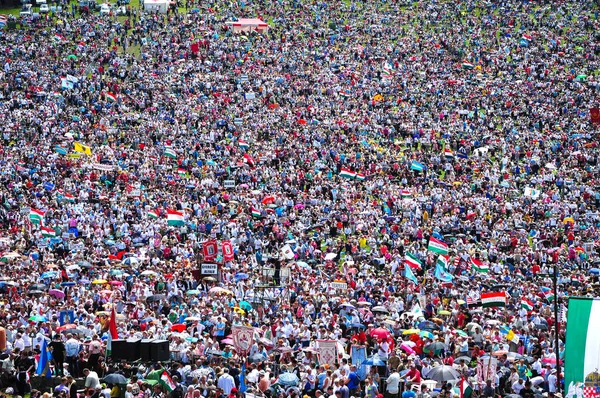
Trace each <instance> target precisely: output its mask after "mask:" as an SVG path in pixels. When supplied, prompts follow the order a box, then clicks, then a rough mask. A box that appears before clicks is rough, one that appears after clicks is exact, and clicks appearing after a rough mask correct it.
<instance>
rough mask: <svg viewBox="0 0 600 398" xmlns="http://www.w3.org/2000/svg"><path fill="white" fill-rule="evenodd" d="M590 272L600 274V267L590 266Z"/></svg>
mask: <svg viewBox="0 0 600 398" xmlns="http://www.w3.org/2000/svg"><path fill="white" fill-rule="evenodd" d="M588 272H589V273H590V274H592V275H600V269H598V268H590V269H589V270H588Z"/></svg>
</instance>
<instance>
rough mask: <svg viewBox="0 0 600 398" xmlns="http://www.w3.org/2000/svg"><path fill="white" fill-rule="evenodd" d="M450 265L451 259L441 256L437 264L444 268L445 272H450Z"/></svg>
mask: <svg viewBox="0 0 600 398" xmlns="http://www.w3.org/2000/svg"><path fill="white" fill-rule="evenodd" d="M449 263H450V258H449V257H448V256H439V257H438V259H437V261H436V262H435V264H436V266H437V265H439V266H440V267H442V269H443V270H444V271H448V264H449Z"/></svg>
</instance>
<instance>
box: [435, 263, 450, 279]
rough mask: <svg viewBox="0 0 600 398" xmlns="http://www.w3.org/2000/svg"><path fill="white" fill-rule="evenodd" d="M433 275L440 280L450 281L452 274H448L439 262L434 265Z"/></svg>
mask: <svg viewBox="0 0 600 398" xmlns="http://www.w3.org/2000/svg"><path fill="white" fill-rule="evenodd" d="M433 276H435V277H436V278H437V279H439V280H440V281H442V282H452V278H453V277H452V275H450V274H449V273H447V272H446V271H445V270H444V267H442V265H441V264H440V263H439V262H438V263H437V264H436V265H435V272H434V274H433Z"/></svg>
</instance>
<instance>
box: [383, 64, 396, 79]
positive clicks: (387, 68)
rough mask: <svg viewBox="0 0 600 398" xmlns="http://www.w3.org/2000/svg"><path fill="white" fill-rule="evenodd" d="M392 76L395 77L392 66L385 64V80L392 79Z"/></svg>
mask: <svg viewBox="0 0 600 398" xmlns="http://www.w3.org/2000/svg"><path fill="white" fill-rule="evenodd" d="M392 76H394V72H393V70H392V65H390V64H388V63H387V62H386V63H385V64H383V78H384V79H391V78H392Z"/></svg>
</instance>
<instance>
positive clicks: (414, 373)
mask: <svg viewBox="0 0 600 398" xmlns="http://www.w3.org/2000/svg"><path fill="white" fill-rule="evenodd" d="M405 378H406V380H412V382H413V383H420V382H421V373H420V372H419V371H418V370H417V368H411V369H410V370H409V371H408V372H407V373H406V375H405Z"/></svg>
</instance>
